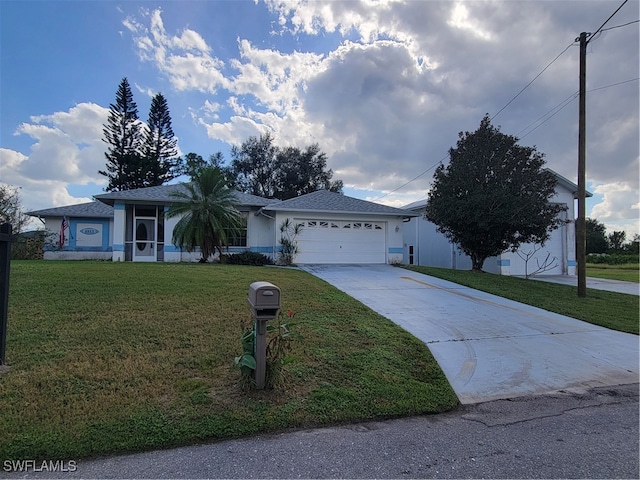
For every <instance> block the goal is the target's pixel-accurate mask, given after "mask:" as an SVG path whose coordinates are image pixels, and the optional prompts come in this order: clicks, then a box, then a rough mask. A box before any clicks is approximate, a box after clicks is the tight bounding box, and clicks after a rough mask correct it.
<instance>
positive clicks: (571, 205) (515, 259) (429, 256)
mask: <svg viewBox="0 0 640 480" xmlns="http://www.w3.org/2000/svg"><path fill="white" fill-rule="evenodd" d="M552 173H554V174H555V175H556V178H557V186H556V193H555V195H554V197H553V198H552V199H551V202H554V203H560V204H562V205H565V206H566V207H567V210H566V211H565V212H562V213H561V214H560V215H561V219H562V220H563V221H564V222H563V223H562V224H561V226H560V227H559V228H558V229H556V230H553V231H552V232H551V236H550V238H549V240H547V241H546V242H545V244H544V245H539V244H538V245H534V244H523V245H521V246H520V248H519V249H518V251H517V252H510V251H507V252H503V253H502V254H500V255H498V256H497V257H489V258H487V259H486V260H485V262H484V266H483V270H484V271H486V272H490V273H496V274H500V275H522V276H524V275H527V274H529V275H531V274H533V273H535V272H536V271H537V273H536V274H538V275H575V274H576V247H575V245H576V242H575V222H574V221H573V219H574V218H575V199H576V198H577V192H578V186H577V185H576V184H574V183H573V182H571V181H569V180H567V179H566V178H564V177H562V176H561V175H558V174H557V173H555V172H552ZM587 196H591V193H589V192H587ZM426 204H427V200H426V199H424V200H420V201H417V202H414V203H411V204H409V205H406V206H405V207H404V209H405V210H407V211H408V212H411V213H414V214H416V216H415V217H412V218H411V219H410V220H408V221H407V222H405V223H404V224H403V236H404V252H405V253H404V257H403V263H405V264H408V265H423V266H430V267H442V268H452V269H457V270H471V258H470V257H469V256H468V255H466V254H465V253H464V252H462V250H460V247H459V246H458V245H456V244H454V243H451V242H450V241H449V240H448V239H447V238H446V237H445V236H444V235H443V234H441V233H439V232H438V231H437V230H436V228H437V227H436V225H435V224H433V223H431V222H429V221H428V220H426V219H425V218H424V217H423V216H422V214H423V212H424V209H425V206H426Z"/></svg>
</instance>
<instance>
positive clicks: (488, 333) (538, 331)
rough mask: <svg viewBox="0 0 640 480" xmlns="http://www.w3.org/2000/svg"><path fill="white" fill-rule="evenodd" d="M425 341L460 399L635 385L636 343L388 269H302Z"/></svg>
mask: <svg viewBox="0 0 640 480" xmlns="http://www.w3.org/2000/svg"><path fill="white" fill-rule="evenodd" d="M301 268H302V269H303V270H305V271H307V272H309V273H311V274H313V275H315V276H316V277H318V278H321V279H323V280H325V281H326V282H328V283H330V284H331V285H333V286H335V287H336V288H338V289H339V290H342V291H343V292H345V293H347V294H348V295H350V296H351V297H353V298H355V299H357V300H359V301H360V302H362V303H363V304H365V305H367V306H368V307H370V308H371V309H372V310H374V311H376V312H378V313H380V314H381V315H383V316H385V317H387V318H388V319H390V320H391V321H393V322H394V323H396V324H398V325H400V326H401V327H403V328H404V329H405V330H407V331H409V332H410V333H412V334H413V335H414V336H416V337H417V338H419V339H420V340H422V341H423V342H425V343H426V344H427V345H428V347H429V349H430V350H431V352H432V353H433V355H434V356H435V358H436V360H437V361H438V363H439V364H440V366H441V367H442V369H443V371H444V373H445V375H446V376H447V378H448V379H449V382H450V383H451V385H452V387H453V389H454V390H455V392H456V394H457V395H458V398H459V399H460V402H461V403H463V404H471V403H478V402H485V401H489V400H497V399H501V398H513V397H518V396H523V395H534V394H541V393H546V392H550V391H557V390H566V389H584V388H590V387H601V386H611V385H623V384H629V383H636V382H638V371H639V368H638V364H639V348H638V346H639V339H638V336H636V335H631V334H628V333H621V332H616V331H612V330H608V329H606V328H602V327H598V326H595V325H591V324H589V323H585V322H581V321H579V320H575V319H572V318H569V317H565V316H563V315H558V314H555V313H550V312H547V311H545V310H541V309H539V308H535V307H531V306H528V305H524V304H521V303H518V302H513V301H511V300H506V299H503V298H501V297H497V296H495V295H490V294H488V293H484V292H480V291H478V290H473V289H471V288H468V287H464V286H461V285H457V284H454V283H451V282H447V281H445V280H440V279H437V278H434V277H429V276H427V275H421V274H418V273H415V272H410V271H408V270H405V269H402V268H397V267H393V266H390V265H306V266H302V267H301Z"/></svg>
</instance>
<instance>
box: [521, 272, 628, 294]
mask: <svg viewBox="0 0 640 480" xmlns="http://www.w3.org/2000/svg"><path fill="white" fill-rule="evenodd" d="M523 278H524V277H523ZM529 279H530V280H538V281H541V282H551V283H560V284H562V285H572V286H574V287H576V286H577V285H578V277H576V276H575V275H540V276H533V277H529ZM587 288H593V289H594V290H606V291H608V292H617V293H626V294H628V295H640V285H639V284H637V283H634V282H622V281H620V280H610V279H608V278H594V277H587Z"/></svg>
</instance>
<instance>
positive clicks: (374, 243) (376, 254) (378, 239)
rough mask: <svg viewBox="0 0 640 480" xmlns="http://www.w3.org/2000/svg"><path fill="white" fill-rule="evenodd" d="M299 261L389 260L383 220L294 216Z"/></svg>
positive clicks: (297, 260) (345, 261)
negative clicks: (301, 226)
mask: <svg viewBox="0 0 640 480" xmlns="http://www.w3.org/2000/svg"><path fill="white" fill-rule="evenodd" d="M295 223H301V224H303V228H302V232H301V233H300V235H299V236H298V239H297V241H298V255H297V256H296V258H295V262H296V263H386V261H387V257H386V249H385V246H386V242H385V238H386V234H385V226H386V225H385V223H384V222H363V221H336V220H298V219H296V220H295Z"/></svg>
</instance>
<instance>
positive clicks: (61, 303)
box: [0, 261, 457, 460]
mask: <svg viewBox="0 0 640 480" xmlns="http://www.w3.org/2000/svg"><path fill="white" fill-rule="evenodd" d="M257 280H268V281H271V282H273V283H274V284H276V285H278V286H279V287H280V288H281V290H282V303H283V305H282V306H283V308H284V309H285V311H286V310H288V309H293V310H294V311H295V312H296V316H295V323H296V325H295V327H294V330H295V331H296V332H297V333H299V334H300V335H301V336H302V338H301V339H297V340H295V341H294V342H293V351H292V352H291V354H292V359H293V361H291V362H290V363H288V364H287V365H286V366H285V367H284V371H283V375H284V377H283V378H284V382H283V387H282V388H281V389H278V390H272V391H261V392H259V391H253V392H245V391H243V390H242V389H241V387H240V386H239V385H240V383H241V382H240V374H239V370H237V369H235V368H233V367H232V366H231V365H232V362H233V358H234V357H235V356H236V355H239V354H240V353H241V350H242V347H241V343H240V335H241V324H242V323H244V322H247V321H248V320H249V319H250V314H249V310H248V306H247V301H246V299H247V291H248V287H249V285H250V284H251V283H252V282H254V281H257ZM8 323H9V332H8V340H7V363H8V365H9V366H10V369H9V370H8V371H5V372H4V373H2V374H1V375H0V432H2V433H1V434H0V460H5V459H13V460H16V459H65V458H66V459H77V458H82V457H88V456H94V455H103V454H110V453H119V452H130V451H141V450H146V449H155V448H165V447H171V446H176V445H186V444H193V443H197V442H201V441H212V440H215V439H224V438H232V437H238V436H242V435H251V434H256V433H262V432H273V431H278V430H282V429H288V428H292V427H310V426H318V425H327V424H336V423H341V422H354V421H363V420H367V419H373V418H391V417H396V416H405V415H416V414H425V413H437V412H442V411H446V410H449V409H451V408H453V407H454V406H455V405H457V398H456V396H455V394H454V392H453V390H452V389H451V387H450V386H449V384H448V382H447V380H446V378H445V377H444V374H443V373H442V371H441V370H440V368H439V366H438V365H437V363H436V362H435V360H434V358H433V357H432V355H431V354H430V352H429V350H428V349H427V348H426V346H425V345H424V344H423V343H422V342H420V341H418V340H417V339H415V338H414V337H412V336H411V335H409V334H408V333H407V332H405V331H404V330H402V329H401V328H399V327H397V326H396V325H394V324H392V323H391V322H390V321H388V320H386V319H385V318H383V317H381V316H380V315H378V314H376V313H374V312H373V311H371V310H370V309H369V308H367V307H365V306H363V305H362V304H361V303H359V302H357V301H355V300H353V299H352V298H350V297H348V296H347V295H345V294H344V293H342V292H340V291H338V290H336V289H335V288H333V287H331V286H329V285H328V284H326V283H325V282H323V281H320V280H318V279H317V278H315V277H313V276H311V275H309V274H307V273H305V272H302V271H298V270H294V269H282V268H270V267H243V266H231V265H210V264H133V263H111V262H52V261H15V262H13V263H12V264H11V290H10V299H9V322H8Z"/></svg>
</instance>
